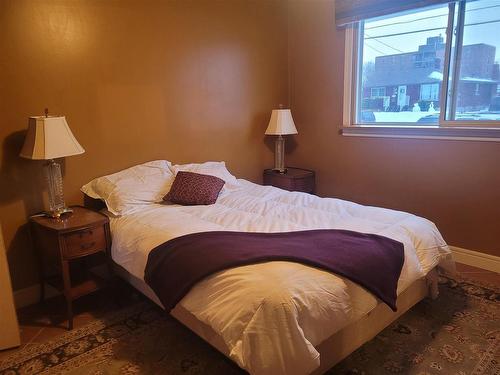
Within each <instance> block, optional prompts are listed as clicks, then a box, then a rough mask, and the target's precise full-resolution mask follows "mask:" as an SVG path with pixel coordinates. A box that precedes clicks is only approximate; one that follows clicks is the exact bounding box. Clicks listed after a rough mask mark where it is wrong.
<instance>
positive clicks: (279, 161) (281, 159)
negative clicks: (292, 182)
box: [273, 135, 286, 173]
mask: <svg viewBox="0 0 500 375" xmlns="http://www.w3.org/2000/svg"><path fill="white" fill-rule="evenodd" d="M273 171H276V172H279V173H286V168H285V138H283V137H282V136H281V135H279V136H278V138H276V142H275V144H274V168H273Z"/></svg>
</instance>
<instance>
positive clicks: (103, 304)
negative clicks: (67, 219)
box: [0, 263, 500, 363]
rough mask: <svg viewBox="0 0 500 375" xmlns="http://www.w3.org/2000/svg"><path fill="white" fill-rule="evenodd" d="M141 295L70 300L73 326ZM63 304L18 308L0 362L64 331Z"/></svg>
mask: <svg viewBox="0 0 500 375" xmlns="http://www.w3.org/2000/svg"><path fill="white" fill-rule="evenodd" d="M457 271H458V272H459V273H460V274H462V275H463V276H464V277H466V278H468V279H472V280H477V281H479V282H483V283H488V284H494V285H500V274H498V273H495V272H491V271H486V270H482V269H479V268H475V267H471V266H466V265H464V264H459V263H457ZM139 298H141V297H140V296H139V295H138V293H137V292H135V290H133V289H132V287H129V286H128V285H125V284H123V285H120V287H119V291H118V293H117V294H116V295H111V293H110V292H109V290H103V291H99V292H96V293H94V294H92V295H89V296H86V297H83V298H81V299H79V300H77V301H75V303H74V310H75V316H74V328H79V327H82V326H84V325H86V324H88V323H90V322H91V321H93V320H94V319H98V318H100V317H102V316H103V315H105V314H106V313H108V312H111V311H113V310H116V309H117V303H119V304H121V305H124V306H125V305H127V304H128V303H131V302H133V301H136V300H137V299H139ZM65 311H66V305H65V303H64V300H63V298H62V296H59V297H54V298H51V299H50V300H47V301H46V302H45V303H44V304H38V305H33V306H28V307H25V308H22V309H20V310H18V318H19V324H20V329H21V346H20V347H19V348H15V349H9V350H3V351H0V363H1V362H2V360H3V359H4V358H6V357H7V356H9V355H11V354H13V353H15V352H16V351H18V350H21V349H23V348H26V347H28V346H29V345H34V344H36V343H42V342H46V341H48V340H51V339H53V338H55V337H56V336H58V335H61V334H63V333H65V332H67V330H66V326H67V323H68V322H67V320H66V316H65Z"/></svg>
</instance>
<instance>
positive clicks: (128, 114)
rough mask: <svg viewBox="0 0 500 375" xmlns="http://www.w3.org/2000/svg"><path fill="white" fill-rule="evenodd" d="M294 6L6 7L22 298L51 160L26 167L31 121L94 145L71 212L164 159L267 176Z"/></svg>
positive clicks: (3, 57)
mask: <svg viewBox="0 0 500 375" xmlns="http://www.w3.org/2000/svg"><path fill="white" fill-rule="evenodd" d="M286 6H287V5H286V2H284V1H240V0H226V1H211V0H206V1H203V0H200V1H191V0H171V1H160V0H158V1H153V0H140V1H138V0H119V1H118V0H107V1H100V0H73V1H67V0H44V1H37V0H3V1H1V2H0V113H1V116H0V141H1V143H2V151H1V156H0V163H1V164H0V178H1V180H0V221H1V222H2V225H3V229H4V236H5V240H6V245H7V249H8V258H9V263H10V268H11V275H12V281H13V285H14V289H20V288H23V287H26V286H29V285H31V284H34V283H35V282H36V280H37V276H36V267H35V262H34V257H33V253H32V249H31V247H30V245H29V238H28V235H27V229H26V226H25V225H24V224H25V223H26V218H27V216H28V215H29V214H32V213H34V212H36V211H38V210H40V209H42V207H43V206H42V198H41V196H42V194H41V192H40V189H41V188H42V187H43V181H42V179H41V175H40V174H41V172H40V167H41V164H40V163H39V162H34V161H29V160H22V159H20V158H19V157H18V153H19V151H20V148H21V145H22V142H23V139H24V138H23V137H24V130H25V129H26V128H27V121H28V116H30V115H39V114H42V113H43V109H44V108H45V107H48V108H49V110H50V112H51V113H53V114H64V115H65V116H66V117H67V120H68V123H69V125H70V127H71V129H72V130H73V132H74V134H75V136H76V138H77V139H78V140H79V142H80V143H81V144H82V145H83V147H84V148H85V149H86V153H85V154H84V155H82V156H74V157H70V158H67V159H66V165H65V167H66V168H65V170H66V174H65V177H64V180H65V192H66V201H67V202H68V203H80V202H81V194H80V193H79V191H78V189H79V187H80V186H81V185H82V184H84V183H85V182H87V181H89V180H90V179H92V178H93V177H96V176H98V175H103V174H106V173H109V172H113V171H117V170H119V169H121V168H125V167H128V166H130V165H133V164H136V163H140V162H144V161H147V160H153V159H157V158H164V159H169V160H172V161H174V162H188V161H204V160H226V161H227V163H228V167H229V169H230V170H231V171H232V172H233V173H234V174H236V175H238V176H241V177H246V178H248V179H251V180H257V181H259V180H260V176H261V173H262V169H263V167H265V166H269V165H272V149H270V148H269V147H266V146H269V145H266V143H265V142H264V135H263V133H264V130H265V128H266V126H267V122H268V119H269V115H270V111H271V109H272V108H274V107H277V105H278V104H279V103H286V102H287V98H288V87H287V77H288V72H287V10H286Z"/></svg>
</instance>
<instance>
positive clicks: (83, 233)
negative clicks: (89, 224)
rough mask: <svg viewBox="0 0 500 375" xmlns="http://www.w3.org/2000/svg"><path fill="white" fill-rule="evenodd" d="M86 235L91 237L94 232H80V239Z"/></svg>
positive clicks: (90, 230)
mask: <svg viewBox="0 0 500 375" xmlns="http://www.w3.org/2000/svg"><path fill="white" fill-rule="evenodd" d="M86 234H88V235H90V236H91V235H93V234H94V232H93V231H92V229H89V230H86V231H84V232H80V238H83V236H84V235H86Z"/></svg>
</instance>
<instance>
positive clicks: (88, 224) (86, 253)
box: [30, 206, 112, 329]
mask: <svg viewBox="0 0 500 375" xmlns="http://www.w3.org/2000/svg"><path fill="white" fill-rule="evenodd" d="M72 208H73V213H72V214H68V215H65V216H64V217H63V218H62V219H52V218H48V217H44V216H33V217H31V218H30V223H31V232H32V236H33V241H34V245H35V249H36V252H37V255H38V257H39V265H40V288H41V290H40V292H41V293H40V301H43V300H44V298H45V287H44V285H45V283H46V282H47V283H48V284H50V285H52V286H54V287H55V288H57V289H58V290H60V291H61V292H63V293H64V296H65V298H66V305H67V310H68V328H69V329H73V307H72V302H73V301H74V300H75V299H77V298H79V297H81V296H84V295H86V294H89V293H91V292H93V291H95V290H98V289H100V288H101V287H102V286H104V285H105V284H106V281H105V280H104V279H102V278H101V277H99V276H98V275H96V274H94V273H93V272H91V271H90V270H89V269H88V265H87V264H86V263H87V261H89V260H91V259H90V258H91V257H90V256H91V255H93V254H102V255H103V257H104V258H105V259H106V262H107V265H108V270H109V272H110V273H112V266H111V260H110V259H111V258H110V254H109V252H110V248H111V235H110V231H109V220H108V218H107V217H106V216H105V215H103V214H101V213H99V212H95V211H92V210H89V209H86V208H84V207H80V206H75V207H72ZM96 256H97V255H96ZM77 266H79V268H76V267H77ZM110 276H111V275H110Z"/></svg>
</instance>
